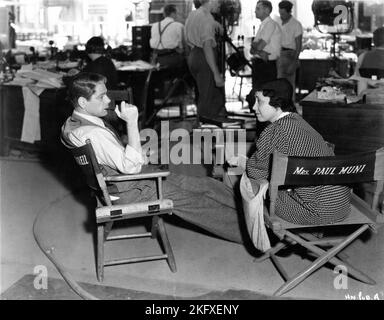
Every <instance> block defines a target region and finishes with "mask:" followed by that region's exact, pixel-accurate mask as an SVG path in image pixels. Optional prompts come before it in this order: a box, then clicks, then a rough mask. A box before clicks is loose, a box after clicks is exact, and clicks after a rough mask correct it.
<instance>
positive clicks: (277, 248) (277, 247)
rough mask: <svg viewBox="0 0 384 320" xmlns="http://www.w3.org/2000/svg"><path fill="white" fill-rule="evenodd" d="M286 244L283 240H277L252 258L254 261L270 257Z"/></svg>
mask: <svg viewBox="0 0 384 320" xmlns="http://www.w3.org/2000/svg"><path fill="white" fill-rule="evenodd" d="M287 245H288V244H287V243H284V242H278V243H277V244H276V245H275V246H274V247H272V248H271V249H269V250H267V251H266V252H265V253H264V254H263V255H262V256H260V257H258V258H255V259H253V261H255V262H262V261H264V260H266V259H268V258H270V257H271V256H272V255H274V254H275V253H277V252H279V251H280V250H282V249H284V248H285V247H286V246H287Z"/></svg>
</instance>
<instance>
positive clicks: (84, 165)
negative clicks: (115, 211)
mask: <svg viewBox="0 0 384 320" xmlns="http://www.w3.org/2000/svg"><path fill="white" fill-rule="evenodd" d="M71 152H72V155H73V157H74V159H75V161H76V163H77V164H78V165H79V167H80V169H81V171H82V173H83V174H84V176H85V179H86V182H87V185H88V187H90V188H91V189H92V190H94V191H96V192H97V193H98V194H100V193H102V194H103V197H104V201H105V202H106V203H107V204H108V203H110V197H109V194H108V191H107V185H106V183H105V180H104V176H103V173H102V171H101V168H100V165H99V163H98V162H97V159H96V155H95V151H94V150H93V147H92V144H91V141H90V140H87V141H86V144H85V145H84V146H82V147H78V148H73V149H71ZM108 205H110V204H108Z"/></svg>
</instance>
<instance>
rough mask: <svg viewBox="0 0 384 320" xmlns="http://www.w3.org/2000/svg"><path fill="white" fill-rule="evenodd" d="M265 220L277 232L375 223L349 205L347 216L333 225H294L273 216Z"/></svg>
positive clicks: (266, 217)
mask: <svg viewBox="0 0 384 320" xmlns="http://www.w3.org/2000/svg"><path fill="white" fill-rule="evenodd" d="M264 217H265V219H266V220H267V221H268V222H269V225H270V226H271V228H273V229H274V230H276V231H278V230H281V229H303V228H318V227H330V226H343V225H354V224H366V223H367V224H372V225H373V224H375V221H372V220H371V219H369V218H368V217H367V216H362V215H361V214H360V212H359V211H358V210H357V208H356V207H355V206H353V205H352V204H351V210H350V213H349V215H348V216H347V217H346V218H345V219H344V220H342V221H339V222H335V223H327V224H316V225H313V224H303V225H301V224H295V223H292V222H289V221H287V220H284V219H282V218H280V217H279V216H276V215H274V217H273V218H271V217H269V215H265V216H264Z"/></svg>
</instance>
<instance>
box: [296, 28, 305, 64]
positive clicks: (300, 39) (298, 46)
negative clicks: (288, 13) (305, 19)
mask: <svg viewBox="0 0 384 320" xmlns="http://www.w3.org/2000/svg"><path fill="white" fill-rule="evenodd" d="M295 43H296V52H295V58H296V61H299V56H300V53H301V48H302V44H303V35H302V34H300V35H298V36H297V37H296V38H295Z"/></svg>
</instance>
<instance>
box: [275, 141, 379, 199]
mask: <svg viewBox="0 0 384 320" xmlns="http://www.w3.org/2000/svg"><path fill="white" fill-rule="evenodd" d="M383 180H384V148H381V149H379V150H377V151H372V152H364V153H358V154H352V155H342V156H332V157H294V156H286V155H284V154H282V153H279V152H275V153H274V154H273V162H272V174H271V181H270V199H271V203H272V202H274V201H275V200H276V197H277V191H278V188H279V186H286V187H287V188H289V187H293V186H294V187H299V186H316V185H349V184H353V183H362V182H372V181H383Z"/></svg>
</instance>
